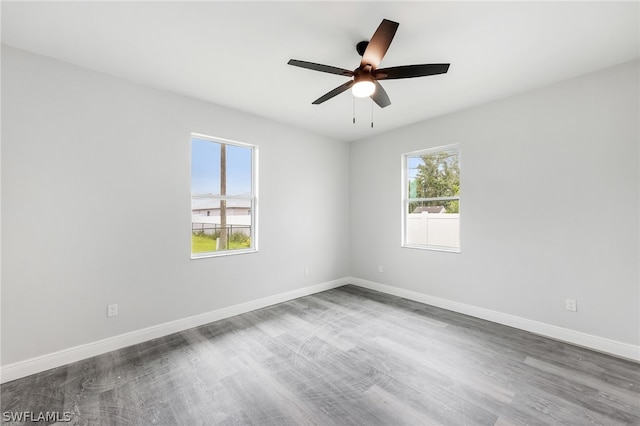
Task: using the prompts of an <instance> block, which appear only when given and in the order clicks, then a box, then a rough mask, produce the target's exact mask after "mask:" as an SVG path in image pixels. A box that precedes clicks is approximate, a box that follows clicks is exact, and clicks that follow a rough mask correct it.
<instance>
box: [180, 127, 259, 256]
mask: <svg viewBox="0 0 640 426" xmlns="http://www.w3.org/2000/svg"><path fill="white" fill-rule="evenodd" d="M256 170H257V147H255V146H253V145H248V144H243V143H239V142H232V141H228V140H224V139H219V138H212V137H209V136H204V135H199V134H192V135H191V258H201V257H211V256H220V255H226V254H237V253H248V252H254V251H256V250H257V233H256V223H257V221H256V211H257V209H256V199H257V194H256V192H257V191H256V186H257V176H256V175H257V173H256Z"/></svg>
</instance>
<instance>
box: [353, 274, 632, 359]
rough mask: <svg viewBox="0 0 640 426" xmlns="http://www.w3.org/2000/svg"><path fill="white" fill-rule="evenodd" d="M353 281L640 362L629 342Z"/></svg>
mask: <svg viewBox="0 0 640 426" xmlns="http://www.w3.org/2000/svg"><path fill="white" fill-rule="evenodd" d="M348 282H349V283H351V284H354V285H357V286H360V287H364V288H368V289H370V290H376V291H379V292H382V293H387V294H391V295H394V296H399V297H403V298H405V299H409V300H414V301H416V302H420V303H425V304H427V305H432V306H437V307H439V308H443V309H447V310H450V311H454V312H459V313H461V314H465V315H470V316H472V317H476V318H480V319H484V320H487V321H491V322H495V323H498V324H502V325H507V326H509V327H514V328H518V329H520V330H525V331H529V332H531V333H535V334H538V335H541V336H545V337H549V338H551V339H555V340H560V341H563V342H566V343H571V344H574V345H577V346H582V347H585V348H588V349H592V350H595V351H598V352H604V353H607V354H610V355H614V356H617V357H619V358H625V359H629V360H632V361H636V362H640V346H636V345H631V344H628V343H623V342H618V341H615V340H611V339H605V338H603V337H598V336H594V335H591V334H586V333H582V332H579V331H575V330H570V329H567V328H563V327H558V326H555V325H550V324H546V323H542V322H539V321H534V320H530V319H526V318H522V317H517V316H514V315H509V314H505V313H502V312H497V311H492V310H490V309H484V308H480V307H477V306H473V305H467V304H465V303H460V302H455V301H452V300H447V299H442V298H439V297H434V296H429V295H426V294H423V293H418V292H415V291H411V290H405V289H402V288H398V287H393V286H389V285H386V284H380V283H377V282H374V281H368V280H363V279H360V278H354V277H351V278H349V280H348Z"/></svg>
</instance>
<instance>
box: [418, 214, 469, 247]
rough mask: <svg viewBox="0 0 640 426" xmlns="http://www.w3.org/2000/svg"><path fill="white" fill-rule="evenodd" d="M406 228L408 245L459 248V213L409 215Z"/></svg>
mask: <svg viewBox="0 0 640 426" xmlns="http://www.w3.org/2000/svg"><path fill="white" fill-rule="evenodd" d="M406 227H407V235H406V241H405V242H406V244H408V245H422V244H427V245H432V246H442V247H460V214H459V213H427V212H422V213H411V214H408V215H407V223H406Z"/></svg>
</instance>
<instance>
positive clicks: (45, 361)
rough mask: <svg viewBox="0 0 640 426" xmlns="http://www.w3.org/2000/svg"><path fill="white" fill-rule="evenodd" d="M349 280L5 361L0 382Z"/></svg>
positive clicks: (345, 279) (328, 283) (312, 292)
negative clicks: (7, 362) (9, 361)
mask: <svg viewBox="0 0 640 426" xmlns="http://www.w3.org/2000/svg"><path fill="white" fill-rule="evenodd" d="M349 282H350V281H349V279H347V278H341V279H337V280H333V281H327V282H324V283H320V284H316V285H312V286H309V287H304V288H300V289H296V290H291V291H287V292H284V293H279V294H274V295H272V296H268V297H263V298H261V299H256V300H251V301H249V302H245V303H240V304H238V305H233V306H229V307H226V308H222V309H217V310H215V311H211V312H206V313H204V314H200V315H194V316H192V317H188V318H183V319H179V320H176V321H171V322H167V323H164V324H159V325H155V326H152V327H148V328H144V329H141V330H136V331H132V332H129V333H125V334H121V335H118V336H114V337H110V338H107V339H103V340H99V341H96V342H91V343H88V344H85V345H80V346H75V347H73V348H69V349H64V350H61V351H58V352H54V353H50V354H46V355H42V356H38V357H35V358H30V359H27V360H25V361H19V362H16V363H13V364H8V365H5V366H2V367H0V383H6V382H10V381H12V380H16V379H19V378H21V377H26V376H29V375H31V374H35V373H39V372H42V371H46V370H49V369H51V368H55V367H60V366H62V365H66V364H69V363H72V362H76V361H80V360H82V359H86V358H90V357H92V356H96V355H100V354H103V353H105V352H109V351H113V350H116V349H121V348H124V347H127V346H131V345H135V344H138V343H142V342H146V341H148V340H151V339H156V338H158V337H162V336H167V335H169V334H172V333H176V332H179V331H183V330H187V329H189V328H193V327H198V326H200V325H204V324H208V323H210V322H214V321H219V320H221V319H225V318H229V317H232V316H235V315H239V314H243V313H246V312H250V311H254V310H256V309H261V308H265V307H267V306H271V305H275V304H278V303H282V302H286V301H289V300H293V299H297V298H299V297H304V296H308V295H310V294H315V293H319V292H321V291H325V290H330V289H332V288H336V287H340V286H343V285H345V284H349Z"/></svg>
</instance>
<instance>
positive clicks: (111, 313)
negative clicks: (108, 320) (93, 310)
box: [107, 303, 118, 317]
mask: <svg viewBox="0 0 640 426" xmlns="http://www.w3.org/2000/svg"><path fill="white" fill-rule="evenodd" d="M116 315H118V304H117V303H114V304H113V305H109V306H107V316H108V317H115V316H116Z"/></svg>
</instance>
